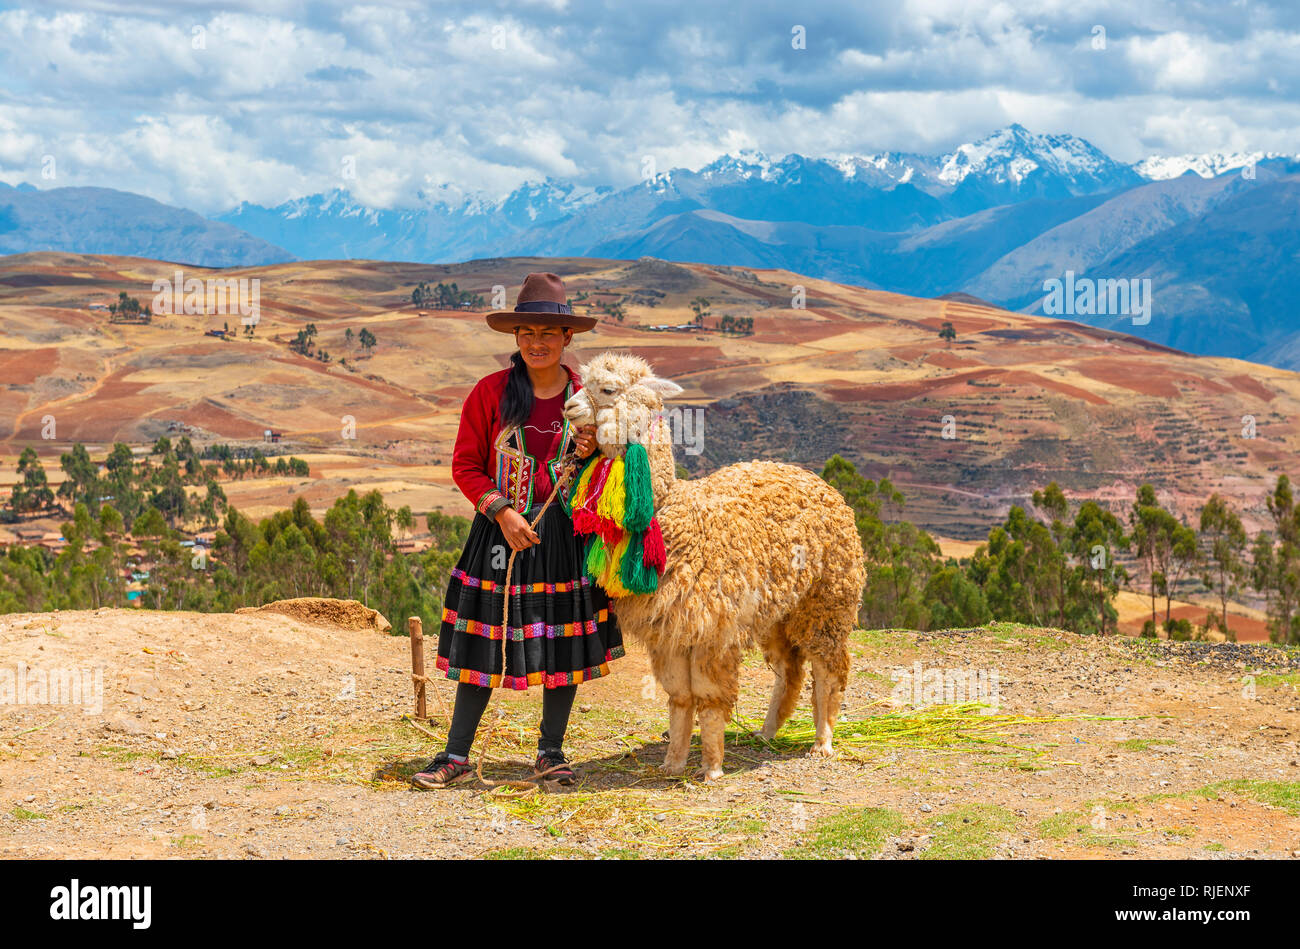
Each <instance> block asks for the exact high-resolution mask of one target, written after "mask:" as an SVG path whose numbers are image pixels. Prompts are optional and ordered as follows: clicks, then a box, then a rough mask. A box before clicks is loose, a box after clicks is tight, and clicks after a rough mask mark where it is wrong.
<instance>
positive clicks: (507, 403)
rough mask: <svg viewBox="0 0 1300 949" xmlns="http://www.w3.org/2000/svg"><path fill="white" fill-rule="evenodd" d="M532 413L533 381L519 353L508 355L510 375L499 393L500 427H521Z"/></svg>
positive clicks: (516, 351)
mask: <svg viewBox="0 0 1300 949" xmlns="http://www.w3.org/2000/svg"><path fill="white" fill-rule="evenodd" d="M532 411H533V381H532V379H530V378H529V376H528V366H527V365H525V363H524V357H523V354H522V353H521V352H519V351H518V350H515V351H514V352H513V353H511V354H510V375H508V376H506V387H505V388H504V389H503V390H502V391H501V427H502V428H509V427H510V426H511V425H522V424H524V421H525V420H527V418H528V416H529V415H530V414H531V413H532Z"/></svg>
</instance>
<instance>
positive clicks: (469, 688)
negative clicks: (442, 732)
mask: <svg viewBox="0 0 1300 949" xmlns="http://www.w3.org/2000/svg"><path fill="white" fill-rule="evenodd" d="M577 694H578V687H577V685H562V686H559V687H557V688H554V689H542V726H541V732H542V735H541V737H540V738H538V739H537V750H538V751H541V750H542V749H544V748H559V747H560V746H561V745H563V744H564V732H565V731H566V730H567V729H568V727H569V712H570V711H572V709H573V697H574V696H575V695H577ZM491 697H492V690H491V689H490V688H488V687H487V686H485V685H473V684H471V683H469V682H461V683H460V684H459V685H457V686H456V704H455V705H454V706H453V707H452V710H451V729H450V730H449V731H448V732H447V753H448V754H452V755H458V756H459V757H462V758H468V757H469V747H470V745H472V744H474V733H475V732H477V731H478V723H479V721H480V720H481V719H482V718H483V712H484V711H485V710H486V709H487V704H488V699H490V698H491Z"/></svg>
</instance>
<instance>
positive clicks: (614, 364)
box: [564, 352, 682, 458]
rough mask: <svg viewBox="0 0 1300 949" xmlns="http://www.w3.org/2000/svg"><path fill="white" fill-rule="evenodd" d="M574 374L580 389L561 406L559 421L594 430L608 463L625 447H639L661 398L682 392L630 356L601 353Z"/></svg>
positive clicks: (659, 405)
mask: <svg viewBox="0 0 1300 949" xmlns="http://www.w3.org/2000/svg"><path fill="white" fill-rule="evenodd" d="M578 374H579V375H580V376H581V378H582V388H581V389H579V390H578V391H577V392H575V393H574V394H573V397H572V398H571V399H569V401H567V402H566V403H564V417H565V418H567V419H568V420H569V422H570V423H571V424H573V425H595V426H596V444H597V445H599V446H600V450H601V452H602V453H604V454H605V455H607V456H609V457H611V458H612V457H614V456H616V455H621V454H622V453H623V452H624V451H626V450H627V445H628V442H640V443H644V442H645V439H646V434H647V433H648V432H649V430H650V423H651V421H652V420H653V419H654V418H655V416H656V415H658V414H659V413H660V412H662V411H663V408H664V399H665V398H669V397H672V396H674V395H677V394H678V393H680V392H681V391H682V387H681V386H679V385H678V384H677V383H675V382H673V381H671V380H669V379H661V378H659V377H658V376H656V375H655V373H654V370H653V369H651V368H650V364H649V363H648V362H646V361H645V360H644V359H642V358H641V357H640V356H634V355H632V354H631V353H615V352H606V353H600V354H599V355H597V356H594V357H593V358H592V359H591V361H590V362H588V363H585V364H583V365H581V366H579V367H578Z"/></svg>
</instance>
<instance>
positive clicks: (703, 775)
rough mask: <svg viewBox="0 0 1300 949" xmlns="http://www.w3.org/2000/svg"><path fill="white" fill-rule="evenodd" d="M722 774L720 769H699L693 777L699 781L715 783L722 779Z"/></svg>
mask: <svg viewBox="0 0 1300 949" xmlns="http://www.w3.org/2000/svg"><path fill="white" fill-rule="evenodd" d="M724 773H725V772H724V771H723V770H722V769H721V768H712V769H709V768H701V769H700V770H699V771H697V772H696V773H695V776H696V777H697V778H699V779H700V780H701V781H716V780H718V779H719V778H721V777H723V775H724Z"/></svg>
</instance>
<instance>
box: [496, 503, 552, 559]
mask: <svg viewBox="0 0 1300 949" xmlns="http://www.w3.org/2000/svg"><path fill="white" fill-rule="evenodd" d="M497 523H498V524H500V525H501V533H502V534H504V535H505V538H506V543H507V544H509V545H510V549H511V550H527V549H528V548H529V547H531V546H533V544H540V543H541V542H542V539H541V538H540V537H538V536H537V532H536V531H535V530H533V529H532V528H531V527H529V526H528V519H527V518H526V517H524V516H523V515H522V514H520V513H519V512H518V511H516V510H515V509H514V508H512V507H503V508H502V509H501V510H500V511H498V512H497Z"/></svg>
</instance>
